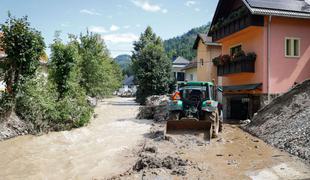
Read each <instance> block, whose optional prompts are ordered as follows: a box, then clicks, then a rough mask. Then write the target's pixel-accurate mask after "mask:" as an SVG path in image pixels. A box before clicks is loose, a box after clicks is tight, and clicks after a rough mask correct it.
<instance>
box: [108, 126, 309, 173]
mask: <svg viewBox="0 0 310 180" xmlns="http://www.w3.org/2000/svg"><path fill="white" fill-rule="evenodd" d="M163 128H164V124H153V127H152V128H151V130H150V134H149V135H148V136H147V140H146V141H145V143H143V144H142V145H141V148H142V151H140V152H139V154H138V157H137V161H136V163H135V164H134V165H133V169H132V170H129V171H127V172H125V173H123V174H121V175H119V176H114V177H112V178H111V179H174V178H177V179H307V178H310V166H308V165H306V164H305V163H304V162H303V161H302V160H300V159H298V158H296V157H293V156H291V155H289V154H288V153H286V152H281V151H279V150H277V149H275V148H273V147H271V146H269V145H267V144H266V143H264V142H263V141H261V140H259V139H257V138H255V137H253V136H251V135H249V134H247V133H245V132H244V131H243V130H241V129H240V128H239V127H238V126H236V125H225V126H224V132H223V133H222V134H221V136H220V137H219V138H217V139H212V141H211V142H208V141H205V140H204V134H203V133H202V132H195V133H193V132H186V133H185V134H183V133H184V132H176V133H174V134H167V135H166V136H165V135H164V134H163V131H162V130H163Z"/></svg>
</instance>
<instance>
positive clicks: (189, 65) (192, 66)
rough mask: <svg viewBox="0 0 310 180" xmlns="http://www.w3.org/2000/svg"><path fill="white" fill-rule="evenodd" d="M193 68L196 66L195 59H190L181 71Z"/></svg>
mask: <svg viewBox="0 0 310 180" xmlns="http://www.w3.org/2000/svg"><path fill="white" fill-rule="evenodd" d="M193 68H197V61H196V60H193V61H191V62H190V63H189V64H188V65H187V66H185V67H184V68H183V69H182V71H184V70H188V69H193Z"/></svg>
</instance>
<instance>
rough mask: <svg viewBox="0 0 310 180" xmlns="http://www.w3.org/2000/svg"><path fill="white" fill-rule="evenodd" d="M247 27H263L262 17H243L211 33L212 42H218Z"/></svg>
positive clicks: (248, 15)
mask: <svg viewBox="0 0 310 180" xmlns="http://www.w3.org/2000/svg"><path fill="white" fill-rule="evenodd" d="M249 26H264V17H263V16H257V15H250V14H247V15H244V16H242V17H240V18H238V19H236V20H233V21H231V22H229V23H227V24H225V25H222V26H220V27H219V28H218V29H216V30H214V31H213V32H212V37H213V40H214V41H218V40H220V39H222V38H224V37H227V36H229V35H231V34H233V33H236V32H238V31H241V30H243V29H245V28H247V27H249Z"/></svg>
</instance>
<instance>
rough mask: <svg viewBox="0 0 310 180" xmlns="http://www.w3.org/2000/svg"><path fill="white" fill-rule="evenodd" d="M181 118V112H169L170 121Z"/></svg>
mask: <svg viewBox="0 0 310 180" xmlns="http://www.w3.org/2000/svg"><path fill="white" fill-rule="evenodd" d="M179 119H180V112H177V111H172V112H170V113H169V119H168V120H169V121H177V120H179Z"/></svg>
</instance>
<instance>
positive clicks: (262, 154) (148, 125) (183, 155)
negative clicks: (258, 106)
mask: <svg viewBox="0 0 310 180" xmlns="http://www.w3.org/2000/svg"><path fill="white" fill-rule="evenodd" d="M138 107H139V106H138V105H136V104H135V103H134V101H133V99H131V98H112V99H107V100H104V101H103V102H101V103H100V104H99V106H98V107H97V108H96V110H95V113H96V114H97V117H96V118H95V119H94V120H92V122H91V124H90V125H88V126H87V127H84V128H80V129H76V130H73V131H65V132H53V133H49V134H47V135H42V136H39V137H36V136H23V137H17V138H14V139H10V140H7V141H3V142H0V153H1V156H0V177H1V178H0V179H106V178H114V179H154V178H163V179H171V178H181V179H182V178H185V179H186V178H187V179H198V178H199V179H306V178H310V167H309V166H308V165H306V164H305V163H303V162H302V161H301V160H299V159H297V158H296V157H293V156H291V155H289V154H287V153H285V152H281V151H279V150H278V149H275V148H273V147H271V146H269V145H267V144H266V143H264V142H263V141H261V140H259V139H257V138H255V137H253V136H251V135H249V134H247V133H245V132H244V131H243V130H241V129H240V128H239V127H238V126H236V125H225V126H224V132H223V133H222V134H221V135H220V137H218V138H217V139H212V142H211V143H209V142H206V141H204V139H203V138H202V137H201V134H199V133H187V134H168V135H166V136H164V135H163V134H161V133H158V132H160V130H162V129H163V127H164V124H163V123H161V124H156V123H152V121H151V120H136V119H135V116H136V114H137V112H138ZM157 130H158V131H157ZM143 150H144V151H143ZM141 151H142V152H141ZM132 169H134V170H132ZM126 172H127V173H126Z"/></svg>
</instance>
